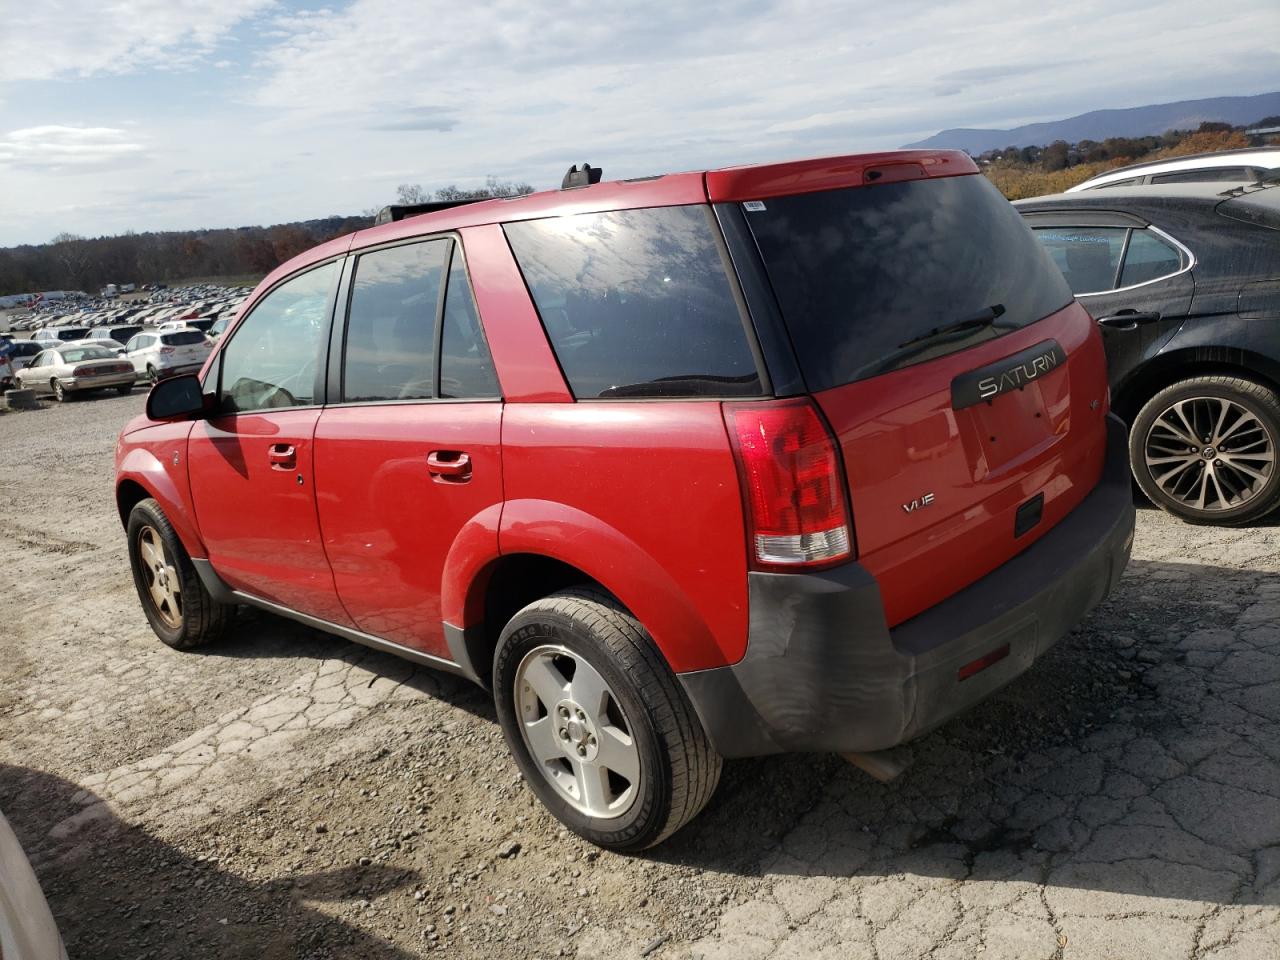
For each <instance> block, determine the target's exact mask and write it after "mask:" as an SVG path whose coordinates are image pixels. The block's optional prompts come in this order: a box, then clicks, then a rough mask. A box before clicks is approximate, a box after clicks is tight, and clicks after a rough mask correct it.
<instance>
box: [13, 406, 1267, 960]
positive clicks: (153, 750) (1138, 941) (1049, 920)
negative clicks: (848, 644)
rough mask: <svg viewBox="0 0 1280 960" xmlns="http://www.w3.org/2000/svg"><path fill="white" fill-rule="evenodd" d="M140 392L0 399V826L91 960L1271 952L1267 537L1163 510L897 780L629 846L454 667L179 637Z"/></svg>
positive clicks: (712, 814)
mask: <svg viewBox="0 0 1280 960" xmlns="http://www.w3.org/2000/svg"><path fill="white" fill-rule="evenodd" d="M141 408H142V395H141V392H137V393H135V394H134V396H132V397H126V398H115V397H111V398H103V399H96V400H82V401H78V402H75V403H70V404H66V405H63V406H58V405H50V406H46V408H45V409H42V410H39V411H35V412H29V413H7V414H0V449H2V450H4V452H5V467H4V468H3V473H2V474H0V503H3V504H4V509H3V515H0V597H3V604H4V608H3V613H0V665H2V666H0V672H2V676H0V809H3V810H4V811H5V813H6V815H7V816H8V817H9V819H10V820H11V821H12V823H13V825H14V828H15V829H16V830H17V832H18V834H19V836H20V837H21V839H22V840H23V842H24V844H25V845H26V847H27V849H28V850H29V852H30V853H31V855H32V859H33V862H34V863H35V865H36V870H37V872H38V874H39V875H40V878H41V880H42V882H43V883H44V885H45V888H46V891H47V893H48V896H49V900H50V902H51V905H52V907H53V910H54V913H55V915H56V916H57V918H58V921H59V923H60V925H61V928H62V931H63V934H64V937H65V939H66V941H67V946H68V948H69V951H70V954H71V956H72V958H73V960H78V958H95V960H96V958H112V957H129V958H205V957H212V958H241V957H243V958H250V957H253V958H259V957H261V958H293V957H315V958H322V957H342V958H363V957H369V958H379V960H392V958H407V957H417V956H424V955H426V956H430V955H434V954H435V953H441V954H444V955H448V956H454V957H477V958H480V957H483V958H517V957H519V958H523V957H556V956H571V957H583V958H588V957H590V958H595V957H600V956H609V957H612V958H617V960H623V958H630V957H641V956H650V957H660V958H676V957H680V958H690V957H694V958H698V957H704V958H725V960H730V958H732V960H744V958H763V957H774V958H779V960H781V958H788V957H796V958H799V957H804V958H815V957H816V958H828V957H829V958H836V957H839V958H841V960H846V958H861V957H868V958H872V957H874V958H877V960H891V958H917V957H922V956H926V955H927V956H932V957H937V958H961V957H978V956H982V957H990V958H997V957H1009V958H1016V960H1035V958H1063V960H1074V958H1080V960H1096V958H1107V957H1115V958H1124V960H1135V958H1142V957H1161V958H1163V957H1178V958H1187V957H1191V958H1199V957H1215V958H1224V960H1225V958H1236V960H1240V958H1257V960H1263V958H1267V960H1274V958H1275V957H1277V956H1280V737H1278V736H1277V733H1280V622H1278V620H1280V578H1277V577H1276V572H1277V570H1278V569H1280V537H1278V536H1277V531H1278V529H1280V528H1277V527H1275V526H1268V527H1262V528H1255V529H1251V530H1215V529H1207V528H1195V527H1191V526H1186V525H1183V524H1180V523H1177V522H1175V521H1172V520H1170V519H1169V518H1168V517H1166V516H1164V515H1163V514H1161V513H1158V512H1156V511H1153V510H1149V509H1144V510H1142V511H1140V516H1139V524H1138V535H1137V544H1136V548H1135V551H1134V560H1133V563H1132V565H1131V566H1130V568H1129V572H1128V574H1127V575H1126V577H1125V579H1124V581H1123V584H1122V586H1121V589H1120V590H1119V592H1118V594H1117V595H1116V596H1115V597H1113V598H1112V599H1111V600H1110V602H1108V603H1107V604H1106V605H1105V606H1104V607H1103V608H1101V609H1100V610H1099V611H1097V612H1096V613H1094V615H1093V616H1091V617H1090V618H1089V619H1088V621H1087V622H1086V623H1085V624H1084V625H1083V627H1082V628H1081V629H1080V630H1078V631H1077V632H1076V633H1075V634H1074V635H1072V636H1070V637H1068V638H1066V639H1065V640H1064V641H1063V642H1062V643H1060V644H1059V645H1058V647H1057V648H1056V649H1055V650H1054V652H1053V653H1052V654H1051V655H1050V656H1048V657H1047V658H1046V659H1045V660H1043V661H1042V662H1041V663H1040V664H1038V665H1037V666H1036V668H1035V669H1034V670H1032V671H1031V672H1030V673H1029V674H1028V675H1027V676H1025V677H1023V678H1022V679H1021V680H1019V681H1018V682H1016V683H1015V684H1013V685H1012V686H1011V687H1009V688H1007V689H1006V690H1005V691H1004V692H1003V693H1002V694H1001V695H1000V696H998V697H997V698H995V699H994V700H992V701H990V702H988V703H986V704H984V705H983V706H981V707H980V708H978V709H976V710H975V711H973V712H972V713H970V714H968V715H967V716H965V717H963V718H961V719H960V720H958V721H956V722H953V723H951V724H950V725H948V726H946V727H945V728H943V729H942V730H940V731H938V732H936V733H934V734H932V735H930V736H928V737H926V738H924V739H923V740H921V741H918V742H917V743H915V744H914V745H913V746H912V747H911V748H910V752H911V754H912V755H913V759H914V765H913V767H912V768H911V769H910V770H909V771H908V773H907V774H906V775H905V776H903V777H902V778H901V779H900V780H898V781H897V782H895V783H893V784H890V785H883V784H879V783H876V782H874V781H872V780H870V779H869V778H867V777H866V775H865V774H862V773H860V772H859V771H857V770H856V769H854V768H853V767H851V766H849V765H847V764H845V763H844V762H842V761H840V760H838V759H836V758H833V757H829V756H800V757H778V758H770V759H763V760H755V761H738V762H734V763H731V764H729V765H728V766H727V767H726V770H725V776H724V780H723V782H722V785H721V788H720V791H719V793H718V794H717V796H716V798H715V799H714V800H713V801H712V804H711V806H710V807H709V808H708V809H707V811H706V812H705V813H704V814H703V815H702V816H701V817H700V818H699V819H698V820H696V821H695V822H694V823H693V824H692V825H691V826H690V827H689V828H687V829H685V830H684V831H683V832H681V833H680V834H678V835H677V836H676V837H675V838H674V839H673V840H671V841H670V842H668V843H667V844H665V845H664V846H663V847H661V848H659V849H658V850H655V851H651V852H649V853H648V854H646V855H644V856H639V857H621V856H615V855H612V854H607V853H600V852H598V851H596V850H595V849H593V848H589V847H588V846H586V845H585V844H583V843H581V842H579V841H578V840H576V839H575V838H573V837H570V836H568V835H567V834H566V833H565V832H564V831H563V830H561V829H560V828H559V826H558V824H556V823H555V822H554V821H552V820H551V819H550V818H549V817H548V816H546V815H545V814H543V812H542V811H541V809H540V808H539V807H538V806H537V805H536V804H535V802H534V800H533V798H532V796H531V794H530V792H529V791H528V790H527V789H526V788H525V786H524V784H523V783H522V782H521V780H520V778H519V777H518V775H517V773H516V769H515V766H514V764H513V763H512V761H511V760H510V759H509V758H508V755H507V751H506V749H505V747H504V745H503V742H502V738H501V735H500V733H499V731H498V729H497V726H496V724H495V722H494V714H493V709H492V707H491V705H490V704H489V702H488V701H487V700H486V698H485V697H484V695H483V694H482V693H481V692H480V691H479V690H478V689H474V688H472V687H470V686H468V685H466V684H465V683H463V682H461V681H458V680H455V679H453V678H450V677H447V676H443V675H438V674H435V673H432V672H431V671H429V670H425V669H422V668H417V667H413V666H411V665H409V664H407V663H404V662H402V661H399V660H396V659H393V658H391V657H388V656H385V655H381V654H375V653H373V652H370V651H367V650H365V649H364V648H361V647H358V646H354V645H351V644H348V643H346V642H343V641H340V640H337V639H335V638H333V637H329V636H326V635H323V634H320V633H316V632H314V631H311V630H307V629H304V628H302V627H300V626H297V625H294V624H291V623H288V622H286V621H282V620H276V619H273V618H271V617H268V616H266V615H257V614H250V613H242V614H241V617H240V619H239V620H238V622H237V627H236V630H235V634H234V637H233V638H232V639H231V640H230V642H228V643H226V644H224V645H222V646H220V647H218V648H216V649H213V650H209V651H208V652H204V653H185V654H184V653H178V652H175V651H172V650H169V649H167V648H165V647H164V646H162V645H161V644H160V643H159V641H157V640H156V639H155V637H154V636H153V635H152V634H151V632H150V630H149V629H148V627H147V625H146V621H145V620H144V619H143V616H142V613H141V610H140V609H139V606H138V601H137V598H136V595H135V594H134V591H133V586H132V583H131V581H130V578H129V573H128V567H127V562H126V558H125V547H124V538H123V536H122V532H121V529H120V526H119V523H118V521H117V519H116V517H115V514H114V509H113V507H112V505H111V496H110V487H111V473H112V462H111V454H112V445H113V442H114V438H115V434H116V431H117V430H118V428H119V427H120V425H121V424H123V423H124V422H125V420H127V419H128V418H129V417H130V416H132V415H133V414H134V413H135V412H138V411H140V410H141Z"/></svg>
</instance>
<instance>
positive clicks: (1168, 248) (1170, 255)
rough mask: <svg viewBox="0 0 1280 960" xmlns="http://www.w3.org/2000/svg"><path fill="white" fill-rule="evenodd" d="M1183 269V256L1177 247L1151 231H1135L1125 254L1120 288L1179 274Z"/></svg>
mask: <svg viewBox="0 0 1280 960" xmlns="http://www.w3.org/2000/svg"><path fill="white" fill-rule="evenodd" d="M1181 268H1182V254H1180V253H1179V252H1178V249H1177V247H1175V246H1174V245H1173V244H1171V243H1169V241H1167V240H1165V239H1164V238H1163V237H1160V236H1158V235H1156V234H1154V233H1152V232H1151V231H1150V230H1135V231H1133V235H1132V236H1131V237H1130V238H1129V248H1128V249H1127V250H1125V252H1124V269H1123V270H1122V271H1120V286H1122V287H1131V286H1133V285H1134V284H1138V283H1147V282H1149V281H1151V280H1158V279H1160V278H1161V277H1167V276H1169V275H1170V274H1171V273H1177V272H1178V271H1179V270H1180V269H1181Z"/></svg>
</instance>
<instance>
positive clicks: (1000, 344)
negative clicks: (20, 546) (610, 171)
mask: <svg viewBox="0 0 1280 960" xmlns="http://www.w3.org/2000/svg"><path fill="white" fill-rule="evenodd" d="M586 173H588V175H584V171H577V172H574V171H571V174H570V176H569V177H567V178H566V183H567V186H566V187H565V188H564V189H561V190H559V191H552V192H548V193H542V194H537V195H534V196H529V197H523V198H520V199H513V200H492V201H488V202H483V203H475V204H471V205H466V206H458V207H455V208H453V209H448V210H442V211H436V212H431V213H425V214H423V213H418V214H417V215H412V214H414V211H412V210H409V211H400V212H401V213H408V214H411V215H408V216H404V217H403V218H402V219H399V220H395V221H393V222H390V223H386V224H383V225H379V226H374V227H373V228H371V229H368V230H362V231H360V232H358V233H356V234H354V235H351V236H345V237H341V238H339V239H336V240H333V241H330V242H329V243H326V244H323V245H322V246H319V247H317V248H316V249H314V250H312V251H310V252H308V253H305V254H303V255H301V256H300V257H297V258H296V259H294V260H292V261H290V262H289V263H287V264H285V265H284V266H282V267H280V268H279V269H278V270H276V271H275V272H274V273H273V274H271V275H270V276H269V277H267V278H266V280H264V281H263V282H262V283H261V284H260V285H259V286H258V288H257V290H256V291H255V292H254V294H253V295H252V297H250V299H249V300H248V301H247V302H246V304H245V307H244V309H243V310H242V311H241V313H240V315H239V317H238V318H237V320H236V321H235V323H234V325H233V326H232V327H231V328H230V329H229V330H228V331H227V333H226V334H225V335H224V336H223V337H222V339H221V340H220V342H219V344H218V347H217V350H216V352H215V353H214V354H213V355H212V356H211V357H210V360H209V362H208V363H207V364H206V365H205V368H204V370H203V371H202V373H201V375H200V376H199V377H198V378H197V377H192V376H187V377H180V378H175V379H173V380H170V381H167V382H165V383H162V384H160V385H158V386H157V387H155V388H154V389H153V390H152V392H151V395H150V397H149V398H148V402H147V414H146V416H145V417H141V418H139V419H136V420H134V421H133V422H132V423H130V424H129V425H128V426H127V427H126V428H125V430H124V432H123V434H122V435H121V438H120V442H119V446H118V450H117V459H116V463H117V480H116V499H117V503H118V505H119V510H120V517H121V519H122V520H123V521H124V523H125V525H126V527H127V530H128V540H129V555H130V559H131V561H132V565H133V573H134V578H135V580H136V582H137V587H138V594H139V596H140V598H141V600H142V605H143V608H144V609H145V611H146V615H147V618H148V619H149V620H150V622H151V625H152V627H153V628H154V629H155V632H156V633H157V634H158V635H159V636H160V638H161V639H162V640H163V641H164V642H165V643H168V644H170V645H171V646H174V647H179V648H187V647H193V646H196V645H199V644H203V643H206V642H209V641H211V640H214V639H216V638H217V637H218V636H220V635H222V634H223V633H225V632H226V631H227V630H228V628H229V627H230V624H231V613H232V611H233V609H234V607H235V605H236V604H251V605H253V606H257V607H261V608H264V609H266V610H269V611H273V612H275V613H279V614H282V615H284V616H288V617H292V618H294V619H296V620H300V621H302V622H303V623H306V624H309V625H312V626H314V627H316V628H318V629H321V630H324V631H327V632H329V633H333V634H337V635H339V636H342V637H347V638H349V639H351V640H354V641H356V642H358V643H363V644H367V645H369V646H371V647H374V648H376V649H379V650H386V651H390V652H393V653H396V654H398V655H400V656H403V657H406V658H408V659H411V660H414V661H417V662H419V663H424V664H428V665H430V666H433V667H438V668H440V669H443V670H449V671H452V672H454V673H458V674H461V675H463V676H465V677H468V678H470V679H471V680H474V681H475V682H477V683H480V684H484V685H485V686H491V688H492V690H493V694H494V699H495V701H496V705H497V713H498V718H499V720H500V722H501V724H502V727H503V730H504V732H505V734H506V738H507V741H508V743H509V744H510V746H511V750H512V752H513V753H514V754H515V758H516V762H517V763H518V764H519V766H520V768H521V770H522V771H523V772H524V775H525V777H526V779H527V781H528V783H529V785H530V787H531V788H532V789H533V790H534V792H535V793H536V794H537V795H538V796H539V798H540V799H541V800H542V801H543V803H545V804H546V806H547V807H548V808H550V810H551V811H552V813H554V814H555V815H556V816H557V817H558V818H560V820H562V821H563V822H564V823H565V824H566V825H568V826H569V827H570V828H572V829H573V830H575V831H576V832H578V833H579V834H581V835H582V836H583V837H586V838H588V839H589V840H591V841H593V842H595V843H598V844H600V845H602V846H606V847H612V848H616V849H638V848H641V847H645V846H648V845H651V844H654V843H657V842H659V841H661V840H662V839H664V838H665V837H667V836H668V835H670V834H671V833H672V832H673V831H675V830H676V829H678V828H679V827H680V826H681V825H682V824H684V823H685V822H687V821H688V820H689V819H690V818H692V817H693V816H694V815H695V814H696V813H697V812H698V811H699V810H700V809H701V808H702V807H703V805H704V804H705V803H706V802H707V800H708V799H709V798H710V796H711V794H712V792H713V790H714V789H715V786H716V783H717V780H718V778H719V774H720V768H721V758H722V757H743V756H753V755H760V754H768V753H775V752H780V751H839V752H842V753H854V752H866V751H875V750H879V749H882V748H888V747H892V746H894V745H895V744H899V743H902V742H903V741H905V740H908V739H910V738H912V737H916V736H919V735H920V734H921V733H923V732H924V731H926V730H929V729H930V728H932V727H935V726H937V725H938V724H940V723H942V722H943V721H945V720H946V719H947V718H949V717H951V716H954V715H955V714H956V713H958V712H960V711H961V710H963V709H965V708H967V707H969V706H971V705H972V704H974V703H977V702H978V701H980V700H982V699H983V698H985V697H987V696H988V695H990V694H991V693H992V691H994V690H996V689H997V688H999V687H1001V686H1003V685H1004V684H1006V683H1008V682H1009V681H1010V680H1011V679H1013V678H1014V677H1016V676H1017V675H1018V674H1020V673H1022V672H1023V671H1024V670H1026V669H1027V668H1028V667H1029V666H1030V665H1031V663H1032V661H1033V660H1035V659H1036V657H1038V656H1040V655H1041V654H1042V653H1044V652H1045V650H1047V649H1048V648H1049V647H1050V646H1051V645H1052V644H1053V643H1054V642H1055V641H1056V640H1057V639H1058V638H1059V637H1061V636H1062V635H1063V634H1064V633H1066V632H1067V631H1068V630H1069V629H1070V628H1071V627H1072V625H1074V624H1075V623H1076V622H1078V621H1079V620H1080V619H1081V618H1082V617H1084V616H1085V614H1086V613H1087V612H1088V611H1089V610H1090V609H1091V608H1093V607H1094V606H1095V605H1096V604H1097V603H1099V602H1100V601H1101V600H1102V599H1103V598H1104V597H1105V596H1106V595H1107V593H1108V591H1109V590H1110V589H1111V588H1112V587H1113V586H1114V585H1115V583H1116V581H1117V579H1118V578H1119V577H1120V575H1121V572H1122V571H1123V569H1124V567H1125V564H1126V562H1127V560H1128V556H1129V550H1130V546H1131V544H1132V538H1133V524H1134V512H1133V503H1132V497H1131V491H1130V486H1129V479H1128V474H1127V471H1126V448H1125V435H1124V429H1123V427H1122V426H1121V425H1120V423H1119V422H1118V421H1117V420H1116V419H1115V418H1114V417H1110V416H1109V415H1108V395H1107V373H1106V368H1105V361H1104V359H1103V351H1102V344H1101V342H1100V339H1099V336H1098V333H1097V330H1096V327H1095V324H1094V323H1093V321H1092V320H1091V319H1090V317H1089V315H1088V313H1086V312H1085V311H1084V309H1083V308H1081V307H1080V306H1078V305H1077V304H1076V303H1075V302H1074V301H1073V300H1072V297H1071V292H1070V290H1068V288H1067V286H1066V283H1065V282H1064V281H1063V279H1062V276H1061V274H1060V273H1059V272H1058V270H1057V269H1056V268H1055V267H1054V265H1053V263H1052V261H1050V260H1049V258H1048V256H1047V254H1046V253H1045V252H1044V251H1043V249H1042V248H1041V246H1040V245H1039V244H1038V243H1037V242H1036V241H1035V239H1034V238H1033V237H1032V236H1031V233H1030V231H1029V230H1028V229H1027V227H1026V226H1025V225H1024V224H1023V222H1022V218H1021V217H1020V216H1019V215H1018V213H1017V212H1016V211H1015V210H1014V209H1013V207H1011V206H1010V205H1009V204H1008V203H1006V202H1005V201H1004V200H1003V199H1002V198H1001V197H1000V195H999V194H998V193H997V192H996V191H995V189H994V188H993V187H992V186H991V184H990V183H988V182H987V181H986V179H984V178H983V177H982V176H980V175H978V171H977V169H976V167H975V166H974V164H973V162H972V161H971V160H970V159H969V158H968V157H966V156H965V155H964V154H961V153H954V152H933V151H909V152H896V153H882V154H872V155H864V156H851V157H839V158H833V159H821V160H809V161H804V162H798V163H783V164H772V165H764V166H752V167H740V168H734V169H726V170H714V171H710V172H704V173H685V174H675V175H669V176H661V177H646V178H641V179H636V180H625V181H620V182H614V183H588V181H589V180H592V179H596V176H595V175H596V171H594V170H590V171H589V172H586ZM579 184H581V185H579Z"/></svg>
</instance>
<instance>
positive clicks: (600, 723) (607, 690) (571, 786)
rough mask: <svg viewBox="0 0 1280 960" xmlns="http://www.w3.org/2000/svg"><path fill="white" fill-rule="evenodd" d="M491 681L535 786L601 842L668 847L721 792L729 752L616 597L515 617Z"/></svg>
mask: <svg viewBox="0 0 1280 960" xmlns="http://www.w3.org/2000/svg"><path fill="white" fill-rule="evenodd" d="M493 683H494V691H495V699H496V703H497V710H498V720H499V722H500V723H501V725H502V732H503V734H504V736H505V737H506V740H507V744H508V745H509V746H510V748H511V752H512V753H513V754H514V755H515V758H516V762H517V764H518V765H519V767H520V770H521V771H522V772H523V774H524V776H525V779H526V780H527V781H528V783H529V786H530V788H531V789H532V790H533V792H534V793H535V794H537V796H538V799H540V800H541V801H542V803H543V804H544V805H545V806H546V807H547V808H548V809H549V810H550V811H551V812H552V813H553V814H554V815H555V816H556V818H557V819H559V820H560V822H561V823H563V824H564V825H565V826H567V827H568V828H569V829H571V830H572V831H573V832H574V833H576V834H578V835H579V836H581V837H583V838H584V839H586V840H589V841H591V842H592V843H594V844H597V845H599V846H601V847H606V848H609V849H612V850H621V851H626V850H640V849H643V848H645V847H650V846H653V845H654V844H657V843H660V842H662V841H663V840H665V839H666V838H667V837H669V836H670V835H671V834H673V833H675V832H676V831H677V830H679V829H680V828H681V827H682V826H684V825H685V824H686V823H688V822H689V821H690V820H691V819H693V817H694V816H696V815H697V814H698V812H699V811H700V810H701V809H702V808H703V807H704V806H706V804H707V801H708V800H710V799H711V795H712V794H713V793H714V792H715V788H716V785H717V784H718V783H719V781H720V769H721V765H722V761H721V759H720V755H719V754H717V753H716V752H715V750H714V748H713V747H712V746H711V743H710V741H709V740H708V739H707V736H706V733H705V732H704V731H703V729H702V725H701V724H700V723H699V722H698V718H697V715H696V714H695V713H694V711H693V707H692V706H691V705H690V703H689V700H688V698H687V697H685V695H684V691H683V690H681V688H680V685H679V684H678V683H677V681H676V678H675V676H674V675H673V674H672V673H671V670H670V668H669V667H668V666H667V664H666V662H665V661H664V660H663V659H662V656H661V654H660V653H659V652H658V649H657V647H656V646H655V645H654V643H653V640H652V638H651V637H650V636H649V634H648V632H647V631H645V629H644V627H642V626H641V625H640V623H639V622H638V621H637V620H636V619H635V618H634V617H633V616H632V615H631V614H630V613H629V612H628V611H627V610H626V609H625V608H624V607H622V606H621V605H620V604H619V603H618V601H617V600H615V599H614V598H613V597H611V596H609V595H608V594H605V593H601V592H599V591H596V590H589V589H585V588H575V589H569V590H563V591H561V592H559V593H555V594H552V595H551V596H549V597H546V598H545V599H542V600H538V601H536V602H534V603H531V604H530V605H529V606H527V607H525V608H524V609H523V610H521V611H520V612H519V613H517V614H516V615H515V616H514V617H512V619H511V622H510V623H508V624H507V626H506V627H505V628H504V629H503V631H502V636H501V637H500V639H499V641H498V649H497V653H496V655H495V657H494V665H493Z"/></svg>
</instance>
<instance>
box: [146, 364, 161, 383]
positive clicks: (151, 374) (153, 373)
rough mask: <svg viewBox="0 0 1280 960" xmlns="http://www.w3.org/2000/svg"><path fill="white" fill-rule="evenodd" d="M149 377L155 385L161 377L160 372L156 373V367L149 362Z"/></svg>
mask: <svg viewBox="0 0 1280 960" xmlns="http://www.w3.org/2000/svg"><path fill="white" fill-rule="evenodd" d="M147 379H148V380H150V381H151V383H152V385H153V386H154V385H155V383H156V382H157V381H159V379H160V374H158V373H156V368H155V367H153V366H152V365H151V364H149V363H148V364H147Z"/></svg>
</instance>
